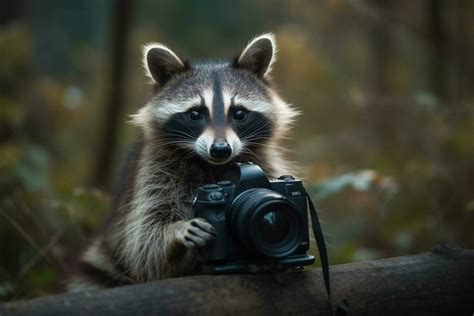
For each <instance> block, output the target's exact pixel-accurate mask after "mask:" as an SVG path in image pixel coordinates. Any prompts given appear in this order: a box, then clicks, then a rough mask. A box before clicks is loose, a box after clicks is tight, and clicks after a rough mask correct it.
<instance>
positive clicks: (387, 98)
mask: <svg viewBox="0 0 474 316" xmlns="http://www.w3.org/2000/svg"><path fill="white" fill-rule="evenodd" d="M370 4H371V6H372V7H373V8H374V9H375V12H376V13H377V15H378V16H379V17H382V19H380V20H378V21H374V20H371V21H370V22H369V23H370V25H369V39H370V43H371V46H372V47H371V49H370V51H371V54H372V56H371V57H372V58H371V59H372V66H371V73H370V75H371V78H369V80H368V81H369V90H370V91H371V93H370V97H369V103H368V109H367V111H368V122H367V124H368V126H369V128H370V129H371V131H372V134H373V136H374V137H375V139H376V140H377V142H378V146H379V147H380V150H381V151H383V152H385V151H386V150H390V149H392V148H393V146H387V145H388V144H393V142H394V138H396V137H397V128H396V126H394V125H395V124H397V123H399V120H397V119H396V117H397V113H396V112H394V110H395V107H394V102H396V93H397V92H396V86H395V85H396V82H395V80H393V79H392V77H394V76H395V75H396V74H394V72H395V71H396V70H397V69H395V67H394V60H395V58H394V55H395V51H396V47H395V45H394V44H393V38H392V23H390V21H389V20H388V16H389V15H391V13H392V11H393V10H395V9H396V5H397V3H396V2H392V1H386V0H373V1H370Z"/></svg>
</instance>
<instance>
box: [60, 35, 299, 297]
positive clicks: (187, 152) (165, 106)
mask: <svg viewBox="0 0 474 316" xmlns="http://www.w3.org/2000/svg"><path fill="white" fill-rule="evenodd" d="M259 38H260V40H259ZM262 40H263V42H265V43H266V44H265V45H264V46H265V52H264V53H271V54H272V55H271V56H267V57H266V58H263V59H262V58H256V59H255V60H257V61H259V62H261V61H262V60H263V61H264V62H267V64H265V65H263V68H262V65H259V66H258V67H253V68H255V69H257V70H258V71H259V72H258V73H256V72H252V69H253V68H252V67H250V68H248V67H249V62H251V60H252V56H249V55H248V54H252V53H253V52H257V53H259V54H261V53H262V50H261V49H258V47H257V48H256V47H253V45H255V43H258V45H261V43H262ZM268 41H270V42H271V45H273V46H272V47H273V50H270V51H268V49H269V48H268ZM154 45H155V46H154ZM154 45H150V46H147V47H146V48H145V66H146V67H147V54H148V52H150V51H152V50H153V49H154V47H155V49H159V50H162V51H161V52H160V53H159V54H156V51H155V55H154V56H155V57H156V56H165V58H167V60H169V59H170V58H171V59H173V58H174V57H176V60H179V61H181V59H179V57H177V56H176V55H175V54H174V53H173V52H172V51H171V50H169V49H168V48H166V47H165V46H163V45H158V46H157V44H154ZM274 45H275V44H274V40H273V36H272V35H262V36H261V37H257V38H256V39H255V40H253V41H251V42H250V44H249V46H247V47H246V48H245V49H244V50H243V53H242V54H247V55H246V56H244V57H242V54H241V55H240V56H238V58H236V59H234V60H229V61H204V62H195V63H190V62H185V63H182V64H183V65H184V67H185V69H186V70H185V71H182V69H181V68H180V67H178V68H180V69H179V71H178V72H177V73H170V74H169V76H168V79H167V80H162V78H163V77H160V74H157V73H153V71H156V69H160V65H161V64H160V61H159V60H158V61H156V60H155V61H154V65H155V66H156V65H158V66H156V67H155V68H154V69H150V68H148V67H147V68H146V69H147V74H148V75H149V76H150V77H151V78H154V82H153V84H154V91H155V93H154V95H153V96H152V98H151V99H150V101H149V102H148V103H147V104H145V106H144V107H143V108H142V109H140V111H139V112H138V113H137V114H135V115H134V116H133V123H134V124H135V125H137V126H138V129H139V131H140V137H139V141H138V142H137V146H136V147H135V149H134V155H132V158H131V159H130V160H129V161H128V163H127V164H128V166H127V169H128V172H127V173H126V175H125V176H124V177H123V178H122V182H123V183H124V185H123V186H122V188H121V189H120V190H119V192H118V196H116V197H115V199H114V209H113V211H112V213H111V216H110V219H109V221H108V224H107V226H106V227H105V228H104V229H103V230H102V231H101V232H100V234H99V235H98V237H97V238H96V239H95V240H94V242H93V243H92V244H91V245H90V246H89V247H88V248H87V250H86V251H85V252H84V254H83V255H82V256H81V260H80V261H81V264H82V266H85V267H86V268H87V269H85V270H87V271H85V270H84V269H83V270H82V271H81V270H79V271H78V273H76V274H75V275H74V276H73V277H72V278H71V279H70V281H69V284H68V285H69V289H70V290H73V291H74V290H84V289H90V288H97V287H107V286H114V285H118V284H128V283H139V282H146V281H151V280H158V279H163V278H168V277H176V276H182V275H189V274H195V273H198V272H199V268H200V262H199V256H198V255H197V251H196V248H199V247H203V246H205V245H206V244H207V243H209V242H210V241H212V240H213V239H214V238H215V236H214V234H215V232H214V229H213V227H212V226H211V225H209V224H208V223H207V222H205V221H204V220H201V219H192V211H191V201H192V199H193V197H194V195H195V194H196V191H197V189H198V187H199V186H201V185H204V184H208V183H214V182H216V181H219V180H220V179H221V178H222V175H223V173H224V171H225V169H226V166H227V165H228V164H229V163H232V162H234V161H242V162H243V161H253V162H255V163H257V164H259V165H260V166H261V167H262V168H263V170H264V171H265V172H266V173H267V174H268V175H270V176H277V175H280V174H291V173H294V170H292V169H291V168H290V164H289V163H288V161H287V160H286V159H285V158H284V150H283V148H281V146H280V143H281V140H282V139H283V138H285V137H286V136H287V132H288V131H289V129H290V127H291V125H292V122H293V119H294V118H295V116H296V115H297V114H298V113H297V112H296V111H295V110H294V109H292V108H291V107H290V106H289V105H288V104H286V103H285V102H284V101H282V100H281V98H280V97H279V96H278V94H277V93H276V92H275V90H274V89H273V87H272V85H271V83H270V79H269V77H268V76H269V71H270V67H271V64H272V63H273V61H274V59H275V56H274V52H275V47H274ZM170 56H171V57H170ZM239 60H245V63H246V64H245V67H244V68H242V67H241V65H239ZM174 62H175V61H173V63H174ZM176 63H178V64H179V62H177V61H176ZM262 69H263V70H262ZM156 78H158V79H159V80H158V79H156ZM155 79H156V80H155ZM215 80H218V81H219V85H218V87H219V88H220V89H222V91H221V92H222V96H223V99H224V102H223V106H224V107H225V112H226V115H227V114H228V113H230V111H231V109H233V106H235V104H232V102H238V104H239V106H243V107H244V108H246V109H248V110H249V111H254V112H258V113H259V115H260V116H261V117H262V118H265V121H266V122H269V123H271V130H269V131H268V133H269V134H268V135H266V136H265V137H262V139H259V140H258V142H252V135H254V134H255V133H258V132H259V130H261V129H262V128H265V126H252V129H251V133H250V135H249V136H247V137H246V138H245V139H241V138H240V137H239V136H238V135H237V131H236V130H234V129H233V128H232V127H231V126H230V125H228V123H227V121H226V122H220V123H221V124H220V125H219V126H221V127H222V126H223V127H222V128H225V133H226V135H227V136H226V137H227V138H228V139H227V140H228V141H229V142H231V141H230V139H232V144H231V145H232V146H233V147H232V149H233V153H232V156H231V157H230V158H229V160H228V161H225V162H223V163H221V164H217V163H215V162H214V161H212V159H210V156H209V155H207V154H206V151H208V147H209V142H212V141H213V139H212V138H213V137H214V136H213V135H214V134H215V133H213V132H212V128H213V127H212V126H211V125H209V126H206V127H205V131H206V132H205V133H204V132H203V133H202V134H201V135H200V136H199V138H198V139H195V138H192V137H189V138H188V139H184V140H179V141H169V140H168V139H164V136H163V130H162V129H163V126H165V125H166V124H167V122H168V121H169V120H170V118H171V117H173V115H175V114H177V113H182V112H186V111H187V110H188V109H189V108H190V107H193V106H196V105H199V104H200V103H202V102H204V103H205V104H204V106H206V107H207V108H208V109H209V111H210V113H211V114H210V115H211V117H212V104H211V103H212V100H213V98H212V95H209V94H212V87H215V86H216V85H215V84H214V82H215ZM158 81H159V82H158ZM210 91H211V92H210ZM203 100H204V101H203ZM196 102H198V103H196ZM228 115H230V114H228ZM227 119H228V118H226V120H227ZM183 133H184V132H183ZM252 133H253V134H252ZM269 135H271V136H269ZM203 137H204V138H206V139H205V140H203V139H202V138H203ZM199 139H200V141H199V142H198V140H199ZM91 267H92V268H91ZM107 278H110V279H111V280H112V281H113V282H110V283H107V282H105V280H107Z"/></svg>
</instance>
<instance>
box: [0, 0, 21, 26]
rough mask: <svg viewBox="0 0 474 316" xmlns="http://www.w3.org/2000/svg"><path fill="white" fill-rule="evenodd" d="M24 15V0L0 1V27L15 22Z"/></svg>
mask: <svg viewBox="0 0 474 316" xmlns="http://www.w3.org/2000/svg"><path fill="white" fill-rule="evenodd" d="M24 15H25V0H2V1H0V25H4V24H6V23H9V22H11V21H15V20H17V19H19V18H22V17H24Z"/></svg>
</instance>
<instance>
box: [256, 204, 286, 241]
mask: <svg viewBox="0 0 474 316" xmlns="http://www.w3.org/2000/svg"><path fill="white" fill-rule="evenodd" d="M257 229H258V231H259V233H260V236H261V238H262V241H263V242H266V243H269V244H277V243H280V242H282V241H283V240H284V239H285V237H286V236H288V234H289V232H290V218H289V217H288V215H286V214H285V213H284V212H281V211H270V212H268V213H266V214H265V215H262V216H261V217H260V219H259V220H258V223H257Z"/></svg>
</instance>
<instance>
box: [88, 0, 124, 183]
mask: <svg viewBox="0 0 474 316" xmlns="http://www.w3.org/2000/svg"><path fill="white" fill-rule="evenodd" d="M114 4H115V5H114V6H113V8H114V10H115V12H114V18H113V25H112V31H113V38H112V43H111V52H110V59H109V61H110V65H109V82H110V85H109V90H108V95H107V99H106V103H105V106H104V113H103V117H102V119H103V122H104V124H103V130H102V134H101V135H100V140H99V147H98V151H97V158H96V165H95V169H94V173H93V176H92V185H93V186H96V187H107V186H108V184H109V181H110V173H111V170H112V166H113V157H115V155H116V151H117V136H118V131H119V124H120V118H121V115H122V111H123V106H124V103H125V102H124V101H125V100H124V98H125V94H124V91H125V87H124V79H125V78H124V77H125V69H126V56H127V52H126V50H127V43H128V38H129V33H130V26H131V17H132V1H131V0H117V1H115V2H114Z"/></svg>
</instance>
